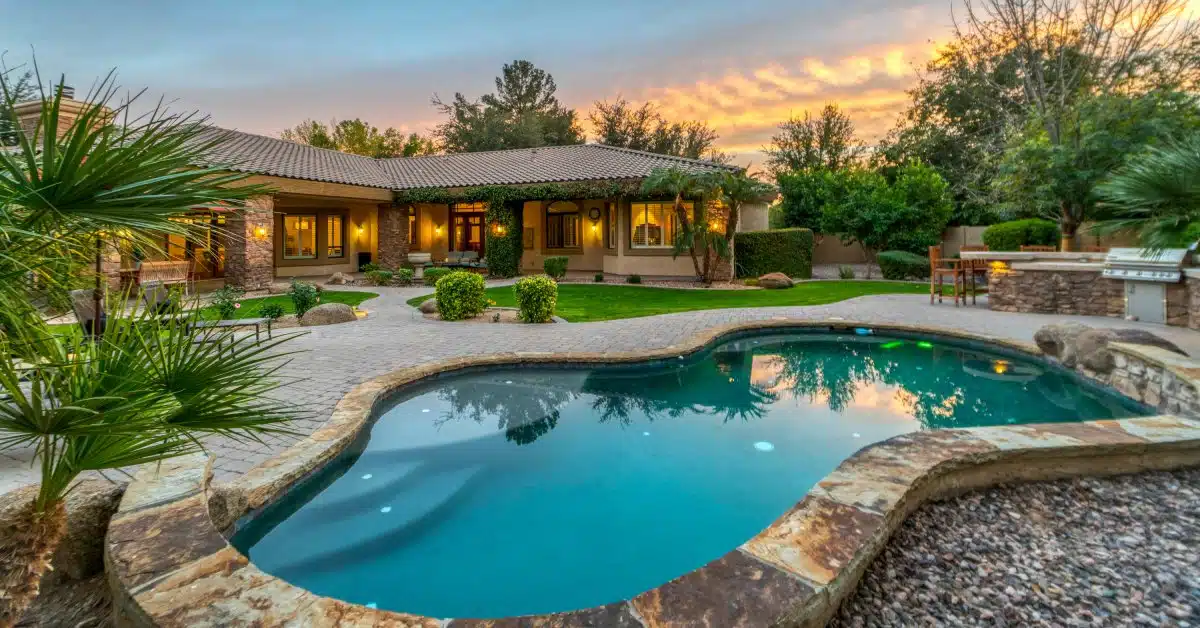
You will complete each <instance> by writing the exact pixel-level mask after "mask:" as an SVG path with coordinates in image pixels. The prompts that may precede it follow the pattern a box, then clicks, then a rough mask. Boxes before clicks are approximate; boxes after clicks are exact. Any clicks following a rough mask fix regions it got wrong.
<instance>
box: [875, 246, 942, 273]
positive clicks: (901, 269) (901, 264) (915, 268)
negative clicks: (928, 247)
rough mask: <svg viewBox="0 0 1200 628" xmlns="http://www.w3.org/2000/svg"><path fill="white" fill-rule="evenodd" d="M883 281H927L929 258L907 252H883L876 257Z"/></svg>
mask: <svg viewBox="0 0 1200 628" xmlns="http://www.w3.org/2000/svg"><path fill="white" fill-rule="evenodd" d="M875 261H877V262H878V263H879V271H880V272H881V273H883V278H884V279H928V278H929V258H928V257H921V256H920V255H917V254H915V253H909V252H908V251H884V252H882V253H880V254H879V255H878V256H876V258H875Z"/></svg>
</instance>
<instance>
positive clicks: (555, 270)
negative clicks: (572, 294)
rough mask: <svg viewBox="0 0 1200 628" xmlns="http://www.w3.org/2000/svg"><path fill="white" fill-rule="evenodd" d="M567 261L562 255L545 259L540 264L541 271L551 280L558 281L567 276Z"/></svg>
mask: <svg viewBox="0 0 1200 628" xmlns="http://www.w3.org/2000/svg"><path fill="white" fill-rule="evenodd" d="M568 261H569V260H568V259H567V258H566V257H565V256H562V255H556V256H554V257H547V258H546V259H545V261H543V262H542V270H544V271H546V274H547V275H549V277H550V278H551V279H553V280H555V281H558V280H559V279H562V278H563V277H565V276H566V275H567V262H568Z"/></svg>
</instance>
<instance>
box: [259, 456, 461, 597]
mask: <svg viewBox="0 0 1200 628" xmlns="http://www.w3.org/2000/svg"><path fill="white" fill-rule="evenodd" d="M483 471H484V467H482V466H471V467H465V468H458V469H449V470H441V471H436V472H430V473H427V474H425V473H423V474H421V475H422V477H421V481H420V482H412V481H404V482H402V485H403V488H401V489H400V490H397V491H395V492H392V493H391V494H389V495H387V496H381V497H380V499H378V500H377V501H375V502H374V503H372V504H371V505H370V506H362V505H359V506H356V507H354V508H345V509H343V510H342V511H341V512H340V516H339V517H338V518H336V519H331V518H327V515H328V514H329V513H328V512H324V513H322V515H321V516H319V517H308V516H305V513H306V511H307V510H308V509H309V507H311V504H310V506H309V507H305V508H301V509H300V511H298V512H297V513H296V514H295V515H293V516H292V517H290V518H289V519H288V520H286V521H284V522H283V523H281V524H280V526H279V528H277V529H276V530H275V531H274V532H273V533H272V534H271V535H270V536H268V537H267V538H265V539H263V541H262V542H260V543H259V544H258V545H256V546H255V547H254V548H252V549H251V555H250V558H251V560H253V561H254V562H255V563H256V564H258V565H259V566H260V567H263V568H264V569H266V570H267V571H268V572H270V573H273V574H275V575H277V576H279V577H282V578H287V577H288V574H289V573H296V572H300V571H314V570H316V571H320V570H323V569H336V568H337V567H338V566H339V565H344V564H346V563H348V562H356V561H359V560H362V559H364V558H371V557H373V556H376V555H378V554H379V553H381V552H385V551H387V550H388V549H389V548H393V547H395V546H396V545H400V544H403V543H404V542H405V541H406V540H407V539H408V538H410V537H411V536H412V535H415V534H418V533H419V532H420V530H421V529H422V526H423V524H425V523H427V522H429V521H431V520H436V519H437V518H438V516H439V515H440V514H441V513H442V512H444V511H445V510H447V509H449V508H451V507H453V506H454V504H455V503H456V502H457V501H458V499H459V498H461V497H462V496H464V495H465V493H466V492H467V490H468V489H469V488H470V486H471V484H472V483H473V482H474V481H475V480H477V479H482V477H483ZM322 510H326V509H325V508H322Z"/></svg>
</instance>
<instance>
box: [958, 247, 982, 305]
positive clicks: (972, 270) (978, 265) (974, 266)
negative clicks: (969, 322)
mask: <svg viewBox="0 0 1200 628" xmlns="http://www.w3.org/2000/svg"><path fill="white" fill-rule="evenodd" d="M987 250H988V247H987V245H984V244H966V245H963V246H962V247H960V248H959V249H958V252H959V253H971V252H976V253H978V252H987ZM964 263H965V264H966V272H967V274H968V276H969V277H970V279H971V288H970V290H971V303H974V302H975V294H976V292H978V290H976V288H975V286H976V283H975V281H976V280H977V279H979V277H980V276H982V277H983V279H984V282H985V283H986V282H987V271H988V262H987V260H985V259H973V260H968V261H965V262H964ZM964 301H965V299H964Z"/></svg>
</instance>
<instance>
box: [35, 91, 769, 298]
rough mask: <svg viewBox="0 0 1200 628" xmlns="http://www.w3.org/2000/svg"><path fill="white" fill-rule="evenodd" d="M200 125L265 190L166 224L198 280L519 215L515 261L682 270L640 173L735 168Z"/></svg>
mask: <svg viewBox="0 0 1200 628" xmlns="http://www.w3.org/2000/svg"><path fill="white" fill-rule="evenodd" d="M39 109H40V103H24V104H21V105H18V106H17V112H16V113H17V115H18V117H20V118H21V119H22V122H23V123H24V124H27V125H28V124H35V123H36V119H37V113H38V111H39ZM63 110H64V112H70V111H74V110H76V104H75V103H74V102H73V101H72V102H71V103H66V106H64V107H63ZM64 128H65V125H64ZM209 133H213V134H220V135H221V136H222V137H223V142H222V143H221V144H220V145H219V146H218V148H217V149H215V150H214V151H212V152H211V153H210V154H209V155H208V163H207V164H203V165H211V164H220V165H229V166H230V167H231V168H232V169H234V170H237V171H241V172H246V173H249V174H250V175H251V176H250V177H249V182H251V183H261V184H266V185H268V186H270V188H271V189H272V190H273V191H274V193H273V194H272V195H270V196H267V197H262V198H259V199H255V200H254V201H252V202H251V206H250V207H249V208H248V210H246V211H238V212H229V211H221V210H220V208H197V209H196V211H195V212H194V213H193V214H192V215H190V216H189V217H187V218H185V219H186V220H191V221H194V224H195V225H196V226H198V227H200V229H198V230H197V232H198V233H199V234H201V235H197V236H196V237H194V238H192V239H190V240H186V241H185V240H184V239H182V238H177V237H172V238H166V237H164V242H163V252H164V253H165V255H167V256H169V257H170V258H175V259H188V260H193V261H194V262H195V266H194V273H195V275H196V277H197V278H198V279H216V280H221V281H223V282H228V283H231V284H236V285H240V286H244V287H246V288H249V289H257V288H262V287H265V286H266V285H268V284H270V283H271V282H272V281H273V280H274V279H276V278H286V277H295V276H320V275H330V274H332V273H334V272H354V271H357V270H358V269H359V267H360V266H361V264H363V263H365V262H377V263H380V264H382V265H384V266H387V267H396V266H399V265H400V264H402V263H404V262H406V261H408V258H409V255H410V253H416V254H421V255H418V256H414V258H416V259H432V260H433V261H441V260H445V259H446V258H447V257H448V256H451V255H454V254H458V253H463V252H474V253H475V254H477V255H478V256H479V257H480V258H484V259H486V258H487V257H488V253H489V252H488V238H487V235H488V230H492V232H493V234H494V235H498V234H502V233H505V232H506V231H507V230H508V228H509V225H513V226H516V227H518V228H519V234H518V235H519V237H520V242H521V249H522V250H521V261H520V268H519V270H520V271H521V272H538V271H540V270H541V268H542V260H543V259H544V258H545V257H547V256H553V255H565V256H567V257H568V258H570V263H569V267H570V269H571V270H575V271H587V272H597V273H599V272H604V273H612V274H617V275H630V274H640V275H644V276H664V277H691V276H694V275H695V273H694V271H693V268H692V262H691V259H690V257H688V256H687V255H682V256H679V257H678V258H675V257H674V256H673V255H672V246H671V243H672V240H673V237H674V230H675V229H676V228H677V226H676V224H675V222H676V220H675V216H674V213H673V211H672V203H671V201H670V200H669V199H668V200H663V199H651V198H644V197H642V196H641V195H640V193H639V189H640V184H641V181H642V180H643V179H644V178H645V177H646V176H647V175H649V174H650V173H651V172H652V171H653V170H655V169H658V168H667V167H675V168H682V169H685V170H688V171H692V172H708V171H718V170H722V169H734V167H732V166H725V165H720V164H716V163H712V162H707V161H699V160H693V159H685V158H680V157H671V156H666V155H658V154H654V153H646V152H641V151H636V150H629V149H624V148H616V147H611V146H605V145H600V144H583V145H574V146H554V147H542V148H535V149H518V150H503V151H492V152H481V153H466V154H454V155H435V156H425V157H409V158H393V159H372V158H369V157H362V156H358V155H350V154H346V153H341V152H338V151H333V150H327V149H322V148H313V147H311V146H306V145H303V144H297V143H294V142H289V141H285V140H281V139H277V138H271V137H265V136H261V135H253V134H250V133H243V132H240V131H229V130H225V129H218V128H213V129H212V130H211V131H209ZM501 188H503V189H504V190H508V192H506V196H507V197H509V202H510V203H511V204H512V207H511V210H512V211H513V212H516V213H518V214H519V215H518V216H516V217H515V220H514V221H506V222H504V223H501V222H499V221H497V220H494V219H493V220H492V221H489V220H488V218H487V215H488V214H487V202H486V201H484V200H481V199H480V198H478V195H479V193H480V192H481V191H489V190H490V191H491V192H493V193H495V191H496V190H497V189H501ZM548 190H550V191H549V192H548ZM572 194H575V195H574V196H573V195H572ZM526 195H527V196H529V197H530V198H529V200H521V197H522V196H526ZM512 199H516V200H515V202H513V200H512ZM697 202H702V201H700V200H698V201H697ZM690 203H691V201H689V204H690ZM740 223H741V224H740V225H739V229H740V230H743V231H748V230H761V229H766V228H767V206H766V203H765V202H764V203H760V204H753V205H749V206H747V207H745V208H744V209H743V212H742V216H741V219H740ZM206 225H207V226H210V227H211V228H210V229H207V230H205V229H203V227H204V226H206ZM226 234H228V235H226ZM426 256H427V257H426ZM132 263H133V262H132V260H129V259H125V260H122V261H121V263H120V265H121V266H125V267H128V266H130V265H132ZM110 265H111V266H117V262H116V260H112V261H111V264H110ZM726 272H728V271H726Z"/></svg>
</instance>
